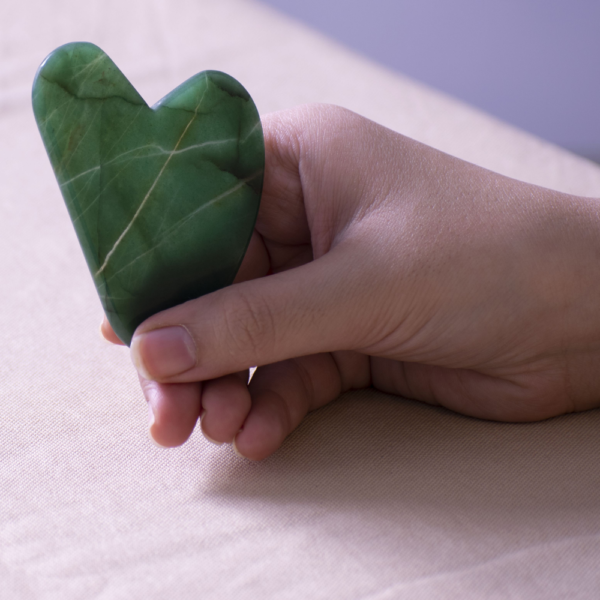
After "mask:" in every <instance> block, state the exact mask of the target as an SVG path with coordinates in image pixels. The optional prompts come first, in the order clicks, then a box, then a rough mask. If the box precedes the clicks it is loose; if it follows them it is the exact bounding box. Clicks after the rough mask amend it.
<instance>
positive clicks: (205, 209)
mask: <svg viewBox="0 0 600 600" xmlns="http://www.w3.org/2000/svg"><path fill="white" fill-rule="evenodd" d="M33 110H34V114H35V118H36V121H37V124H38V127H39V130H40V133H41V134H42V138H43V140H44V144H45V146H46V150H47V152H48V155H49V157H50V162H51V163H52V166H53V168H54V172H55V174H56V178H57V180H58V183H59V185H60V189H61V191H62V194H63V197H64V199H65V202H66V205H67V208H68V211H69V214H70V216H71V219H72V221H73V225H74V227H75V230H76V232H77V236H78V238H79V242H80V244H81V247H82V249H83V253H84V255H85V258H86V261H87V264H88V266H89V269H90V271H91V273H92V276H93V278H94V283H95V284H96V289H97V290H98V294H99V296H100V300H101V301H102V306H103V307H104V310H105V312H106V315H107V317H108V320H109V321H110V323H111V325H112V327H113V329H114V330H115V332H116V333H117V335H118V336H119V338H120V339H121V340H122V341H123V342H125V343H126V344H128V345H129V343H130V342H131V337H132V335H133V332H134V330H135V328H136V327H137V326H138V325H139V324H140V323H141V322H142V321H143V320H144V319H146V318H147V317H149V316H150V315H152V314H154V313H156V312H158V311H160V310H164V309H166V308H169V307H171V306H175V305H177V304H181V303H182V302H185V301H187V300H190V299H192V298H197V297H199V296H202V295H203V294H208V293H209V292H213V291H215V290H217V289H219V288H222V287H225V286H227V285H230V284H231V283H232V282H233V280H234V278H235V275H236V273H237V271H238V269H239V266H240V263H241V262H242V259H243V257H244V254H245V252H246V248H247V247H248V244H249V242H250V237H251V235H252V231H253V229H254V223H255V220H256V215H257V212H258V206H259V203H260V195H261V190H262V182H263V172H264V164H265V150H264V141H263V133H262V127H261V124H260V118H259V115H258V111H257V110H256V106H255V105H254V102H253V101H252V99H251V98H250V96H249V95H248V92H246V90H245V89H244V88H243V87H242V86H241V85H240V84H239V83H238V82H237V81H236V80H235V79H233V78H232V77H230V76H229V75H226V74H225V73H220V72H218V71H204V72H202V73H199V74H198V75H195V76H194V77H192V78H190V79H188V80H187V81H186V82H185V83H183V84H181V85H180V86H179V87H178V88H176V89H175V90H173V91H172V92H171V93H170V94H169V95H168V96H166V97H165V98H163V99H162V100H161V101H160V102H158V103H157V104H156V105H155V106H153V107H152V108H150V107H149V106H148V105H147V104H146V103H145V102H144V100H143V99H142V98H141V96H140V95H139V94H138V93H137V92H136V90H135V89H134V88H133V86H132V85H131V84H130V83H129V81H128V80H127V79H126V78H125V76H124V75H123V74H122V73H121V71H119V69H118V68H117V67H116V65H115V64H114V63H113V62H112V60H111V59H110V58H109V57H108V56H107V55H106V54H105V53H104V52H103V51H102V50H100V48H98V47H97V46H94V45H93V44H88V43H73V44H67V45H65V46H61V47H60V48H58V49H57V50H55V51H54V52H53V53H52V54H50V56H49V57H48V58H47V59H46V60H45V61H44V62H43V63H42V65H41V66H40V68H39V70H38V73H37V75H36V77H35V81H34V84H33Z"/></svg>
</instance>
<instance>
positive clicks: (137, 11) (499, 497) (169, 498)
mask: <svg viewBox="0 0 600 600" xmlns="http://www.w3.org/2000/svg"><path fill="white" fill-rule="evenodd" d="M75 40H85V41H91V42H94V43H96V44H98V45H99V46H100V47H101V48H103V49H104V50H105V51H106V52H107V53H108V54H109V55H110V56H111V57H112V58H113V59H114V60H115V62H116V63H117V65H119V67H120V68H121V69H122V70H123V72H124V73H125V74H126V76H128V77H129V78H130V80H131V81H132V83H133V84H134V85H135V86H136V87H137V88H138V90H139V91H140V93H141V94H142V95H143V96H144V97H145V98H146V99H147V101H148V102H150V103H154V102H155V101H156V100H158V99H159V98H160V97H162V96H163V95H164V94H166V93H167V92H169V91H170V90H171V89H172V88H174V87H175V86H176V85H177V84H179V83H181V82H182V81H183V80H185V79H186V78H187V77H189V76H191V75H193V74H194V73H195V72H198V71H201V70H204V69H219V70H223V71H226V72H228V73H230V74H231V75H233V76H234V77H236V78H238V79H239V80H240V81H241V82H242V83H243V85H244V86H245V87H246V88H247V89H248V90H249V91H250V93H251V94H252V95H253V97H254V98H255V101H256V103H257V106H258V108H259V110H260V111H261V112H262V113H266V112H269V111H271V110H276V109H282V108H286V107H290V106H293V105H296V104H300V103H303V102H309V101H321V102H332V103H336V104H341V105H343V106H346V107H348V108H350V109H353V110H355V111H357V112H359V113H361V114H363V115H365V116H367V117H369V118H372V119H374V120H376V121H378V122H380V123H382V124H384V125H386V126H388V127H391V128H393V129H395V130H397V131H400V132H402V133H404V134H406V135H409V136H411V137H414V138H417V139H419V140H421V141H423V142H425V143H428V144H431V145H433V146H436V147H437V148H440V149H442V150H445V151H447V152H450V153H452V154H454V155H457V156H460V157H461V158H465V159H467V160H470V161H472V162H475V163H478V164H480V165H483V166H485V167H487V168H490V169H494V170H496V171H499V172H502V173H504V174H507V175H510V176H512V177H517V178H520V179H523V180H526V181H530V182H534V183H537V184H540V185H544V186H547V187H552V188H556V189H560V190H563V191H567V192H572V193H578V194H582V195H590V196H600V168H598V167H597V166H595V165H593V164H592V163H589V162H586V161H584V160H582V159H579V158H577V157H575V156H573V155H570V154H568V153H566V152H563V151H561V150H559V149H557V148H555V147H553V146H551V145H549V144H546V143H544V142H542V141H540V140H537V139H534V138H532V137H530V136H528V135H526V134H524V133H522V132H519V131H517V130H515V129H514V128H511V127H509V126H506V125H504V124H501V123H499V122H497V121H495V120H494V119H491V118H490V117H487V116H485V115H483V114H481V113H478V112H477V111H475V110H473V109H471V108H469V107H467V106H464V105H462V104H460V103H458V102H456V101H454V100H452V99H450V98H447V97H444V96H443V95H441V94H439V93H437V92H434V91H432V90H430V89H428V88H426V87H424V86H421V85H419V84H416V83H414V82H412V81H409V80H407V79H405V78H403V77H401V76H398V75H394V74H392V73H390V72H388V71H386V70H384V69H382V68H380V67H378V66H376V65H374V64H372V63H370V62H368V61H366V60H364V59H362V58H360V57H358V56H355V55H353V54H352V53H350V52H348V51H347V50H345V49H343V48H340V47H339V46H337V45H335V44H334V43H332V42H330V41H328V40H327V39H325V38H323V37H321V36H319V35H317V34H315V33H313V32H311V31H309V30H307V29H306V28H304V27H303V26H301V25H299V24H296V23H293V22H291V21H289V20H287V19H285V18H283V17H281V16H279V15H277V14H275V13H273V12H271V11H270V10H267V9H266V8H264V7H263V6H261V5H260V4H256V3H254V2H250V1H244V0H202V1H200V0H197V1H195V0H146V1H143V0H119V1H117V0H102V1H101V0H88V1H86V2H76V1H75V0H21V1H20V2H3V3H1V4H0V175H1V176H0V282H1V283H0V285H1V286H2V287H1V294H0V343H1V345H0V352H1V356H0V598H2V599H4V598H6V599H24V600H25V599H27V600H29V599H38V598H43V599H57V600H58V599H60V600H71V599H86V600H88V599H91V598H100V599H120V598H123V599H131V598H144V599H162V598H177V599H179V600H186V599H195V598H202V599H203V600H212V599H228V598H236V599H239V600H245V599H255V598H256V599H264V598H277V599H278V600H280V599H304V598H315V599H319V598H323V599H325V598H327V599H333V600H335V599H355V598H361V599H363V598H364V599H369V600H384V599H385V600H387V599H396V598H400V599H404V598H406V599H426V598H427V599H429V598H436V599H441V600H445V599H448V600H450V599H465V598H532V599H537V598H539V599H544V600H549V599H558V598H570V599H589V598H597V597H598V594H599V592H598V590H600V568H599V565H600V470H599V467H598V465H600V435H599V431H600V411H590V412H587V413H583V414H579V415H570V416H565V417H561V418H556V419H552V420H549V421H546V422H543V423H536V424H526V425H511V424H498V423H491V422H484V421H479V420H476V419H470V418H466V417H461V416H458V415H456V414H453V413H451V412H449V411H445V410H442V409H438V408H433V407H430V406H427V405H422V404H419V403H416V402H411V401H408V400H403V399H401V398H397V397H393V396H386V395H383V394H379V393H375V392H373V391H363V392H356V393H352V394H347V395H345V396H343V397H341V398H340V399H339V400H337V401H336V402H334V403H332V404H330V405H329V406H327V407H325V408H323V409H321V410H319V411H317V412H315V413H313V414H311V415H310V416H309V417H308V418H307V419H306V421H305V422H304V423H303V424H302V426H301V427H300V428H299V429H298V430H297V431H296V432H295V433H294V434H293V435H292V436H291V437H290V438H289V440H288V441H287V442H286V443H285V444H284V446H283V447H282V449H281V450H280V451H279V452H277V453H276V454H275V455H274V456H273V457H271V458H270V459H268V460H266V461H264V462H261V463H252V462H250V461H246V460H243V459H240V458H238V457H237V456H236V455H235V454H234V453H233V452H232V450H231V448H230V447H228V446H225V447H220V448H217V447H215V446H212V445H210V444H209V443H208V442H205V441H204V439H203V438H202V436H201V435H200V434H199V433H198V432H196V433H195V434H194V436H193V437H192V439H191V440H190V441H189V442H188V443H187V444H186V445H184V446H183V447H182V448H179V449H174V450H169V451H165V450H161V449H158V448H156V447H155V446H153V445H152V444H151V443H150V442H149V440H148V438H147V434H146V430H147V409H146V406H145V403H144V401H143V398H142V395H141V392H140V391H139V389H138V384H137V378H136V375H135V373H134V370H133V368H132V366H131V364H130V361H129V356H128V352H127V350H125V349H122V348H114V347H111V346H109V345H107V344H105V343H104V342H102V341H101V340H100V338H99V335H98V333H97V331H98V324H99V321H100V318H101V308H100V303H99V300H98V298H97V296H96V294H95V290H94V287H93V284H92V281H91V277H90V276H89V273H88V271H87V268H86V266H85V263H84V260H83V256H82V254H81V251H80V250H79V247H78V244H77V241H76V238H75V234H74V232H73V229H72V226H71V224H70V222H69V219H68V216H67V212H66V209H65V207H64V204H63V201H62V198H61V197H60V193H59V190H58V186H57V185H56V182H55V180H54V176H53V174H52V172H51V169H50V165H49V161H48V159H47V157H46V155H45V153H44V149H43V147H42V143H41V140H40V138H39V135H38V132H37V130H36V126H35V123H34V120H33V116H32V111H31V107H30V86H31V82H32V80H33V76H34V73H35V70H36V68H37V66H38V65H39V63H40V62H41V61H42V59H43V58H44V56H46V55H47V54H48V53H49V52H50V51H51V50H53V49H54V48H55V47H56V46H58V45H60V44H63V43H66V42H69V41H75Z"/></svg>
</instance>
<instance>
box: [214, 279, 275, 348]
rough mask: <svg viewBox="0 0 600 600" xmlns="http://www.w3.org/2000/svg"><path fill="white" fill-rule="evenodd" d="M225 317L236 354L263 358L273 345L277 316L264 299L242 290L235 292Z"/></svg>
mask: <svg viewBox="0 0 600 600" xmlns="http://www.w3.org/2000/svg"><path fill="white" fill-rule="evenodd" d="M232 292H233V289H232ZM224 317H225V327H226V335H227V339H228V342H229V343H230V344H231V345H232V346H231V349H230V351H231V353H232V354H233V353H240V352H241V353H243V354H250V355H252V356H255V355H261V354H263V353H264V352H265V350H267V349H268V348H269V347H270V346H272V345H273V343H274V334H275V326H274V318H273V313H272V311H271V309H270V308H269V305H268V303H267V302H266V301H265V300H264V299H263V298H261V297H260V296H258V295H256V294H252V293H248V292H247V291H244V290H242V289H237V290H235V293H232V294H231V295H230V297H229V299H228V301H227V302H226V303H225V306H224Z"/></svg>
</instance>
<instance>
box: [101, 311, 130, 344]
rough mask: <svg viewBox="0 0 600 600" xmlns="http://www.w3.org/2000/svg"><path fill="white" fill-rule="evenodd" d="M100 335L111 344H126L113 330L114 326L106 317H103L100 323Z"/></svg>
mask: <svg viewBox="0 0 600 600" xmlns="http://www.w3.org/2000/svg"><path fill="white" fill-rule="evenodd" d="M100 335H101V336H102V337H103V338H104V339H105V340H106V341H107V342H110V343H111V344H116V345H118V346H124V345H125V344H124V343H123V342H122V341H121V340H120V339H119V337H118V336H117V334H116V333H115V332H114V331H113V328H112V327H111V324H110V323H109V322H108V319H107V318H106V317H104V318H103V319H102V323H101V324H100Z"/></svg>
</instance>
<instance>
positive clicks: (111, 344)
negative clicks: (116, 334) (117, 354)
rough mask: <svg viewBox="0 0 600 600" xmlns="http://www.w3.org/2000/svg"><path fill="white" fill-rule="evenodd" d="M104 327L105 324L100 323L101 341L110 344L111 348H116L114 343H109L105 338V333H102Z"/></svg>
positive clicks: (99, 333)
mask: <svg viewBox="0 0 600 600" xmlns="http://www.w3.org/2000/svg"><path fill="white" fill-rule="evenodd" d="M102 325H103V323H100V327H98V335H99V336H100V339H101V340H102V341H103V342H104V343H105V344H108V345H109V346H114V344H113V343H112V342H109V341H108V340H107V339H106V338H105V337H104V333H103V331H102Z"/></svg>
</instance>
